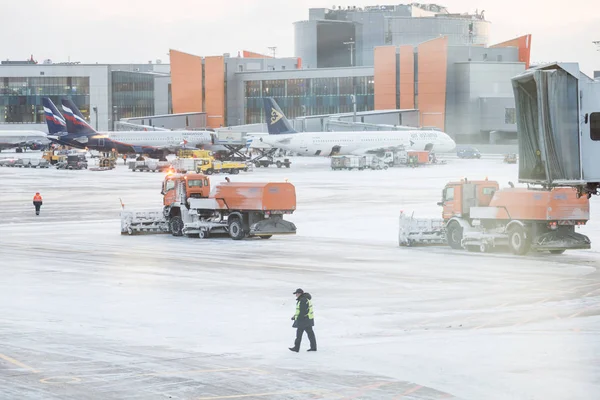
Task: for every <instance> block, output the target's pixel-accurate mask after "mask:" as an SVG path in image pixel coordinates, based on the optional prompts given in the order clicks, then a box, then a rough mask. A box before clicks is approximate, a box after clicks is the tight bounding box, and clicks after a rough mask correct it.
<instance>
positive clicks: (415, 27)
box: [385, 17, 491, 46]
mask: <svg viewBox="0 0 600 400" xmlns="http://www.w3.org/2000/svg"><path fill="white" fill-rule="evenodd" d="M469 23H473V31H474V35H473V38H472V42H469V34H468V33H469ZM490 25H491V24H490V22H488V21H482V20H471V19H466V18H443V17H439V18H414V17H386V19H385V29H386V32H391V34H392V44H394V45H406V44H410V45H413V46H416V45H418V44H419V43H423V42H426V41H428V40H431V39H436V38H438V37H440V36H447V37H448V43H449V44H450V45H466V44H468V43H472V44H473V45H484V46H485V45H488V44H489V36H490Z"/></svg>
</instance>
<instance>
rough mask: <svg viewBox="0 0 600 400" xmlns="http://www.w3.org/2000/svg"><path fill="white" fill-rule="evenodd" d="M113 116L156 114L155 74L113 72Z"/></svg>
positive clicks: (117, 118)
mask: <svg viewBox="0 0 600 400" xmlns="http://www.w3.org/2000/svg"><path fill="white" fill-rule="evenodd" d="M112 105H113V118H114V120H116V121H118V120H119V119H121V118H131V117H145V116H148V115H154V75H152V74H143V73H139V72H127V71H113V72H112Z"/></svg>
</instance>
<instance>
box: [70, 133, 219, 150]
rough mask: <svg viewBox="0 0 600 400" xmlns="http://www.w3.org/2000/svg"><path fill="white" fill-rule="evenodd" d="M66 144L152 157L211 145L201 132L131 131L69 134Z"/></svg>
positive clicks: (210, 138) (208, 137)
mask: <svg viewBox="0 0 600 400" xmlns="http://www.w3.org/2000/svg"><path fill="white" fill-rule="evenodd" d="M62 140H63V141H64V140H69V141H71V142H74V143H78V144H79V145H80V146H85V147H87V148H89V149H93V150H98V151H111V150H113V149H114V150H116V151H117V152H119V153H124V154H126V153H142V152H145V153H154V152H159V151H174V150H176V149H180V148H182V147H191V148H194V147H198V146H203V145H208V144H211V143H212V137H211V133H210V132H204V131H133V132H118V131H117V132H110V133H108V132H105V133H101V132H98V133H97V134H88V135H82V134H69V135H68V137H66V138H65V137H63V138H62Z"/></svg>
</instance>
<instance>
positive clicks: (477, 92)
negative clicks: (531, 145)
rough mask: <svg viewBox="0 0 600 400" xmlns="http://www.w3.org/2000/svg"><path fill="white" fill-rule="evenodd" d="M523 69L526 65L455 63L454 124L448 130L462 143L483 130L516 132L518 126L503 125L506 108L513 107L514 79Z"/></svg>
mask: <svg viewBox="0 0 600 400" xmlns="http://www.w3.org/2000/svg"><path fill="white" fill-rule="evenodd" d="M524 70H525V65H524V64H523V63H490V62H471V63H468V62H467V63H456V64H455V83H456V85H455V96H454V107H453V110H452V112H453V115H452V116H451V117H452V118H451V120H452V123H453V125H452V126H448V127H447V129H446V130H447V131H449V133H451V134H452V135H453V136H454V137H456V138H457V139H459V140H460V138H458V137H459V136H460V135H466V136H471V135H473V136H477V135H481V133H482V132H483V131H488V132H489V131H492V130H506V131H511V132H512V131H516V125H512V126H510V125H507V124H505V123H504V119H505V118H504V117H505V107H506V106H514V95H513V91H512V84H511V79H512V78H513V77H514V76H516V75H518V74H520V73H521V72H523V71H524ZM481 98H485V99H486V101H485V102H482V100H480V99H481ZM491 99H497V100H491ZM488 103H489V105H488ZM482 105H485V108H484V109H483V110H482Z"/></svg>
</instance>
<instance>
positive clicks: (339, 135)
mask: <svg viewBox="0 0 600 400" xmlns="http://www.w3.org/2000/svg"><path fill="white" fill-rule="evenodd" d="M265 145H266V146H271V147H277V148H281V149H284V150H290V151H293V152H296V153H299V154H302V155H310V156H325V157H327V156H331V155H335V154H338V155H360V154H366V153H370V152H372V153H375V152H378V151H383V150H385V149H393V148H400V147H403V148H405V149H407V150H427V151H432V150H433V151H436V152H449V151H452V150H454V148H455V147H456V143H455V142H454V141H453V140H452V138H450V137H449V136H448V135H447V134H446V133H444V132H441V131H436V130H411V131H352V132H299V133H287V134H278V135H261V136H256V137H255V138H254V139H253V143H252V145H251V147H261V146H263V147H266V146H265Z"/></svg>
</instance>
